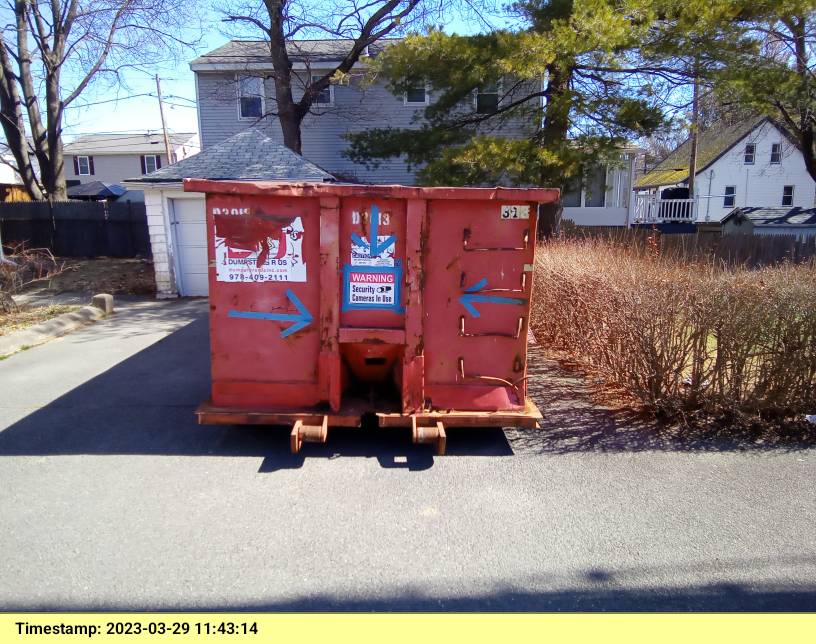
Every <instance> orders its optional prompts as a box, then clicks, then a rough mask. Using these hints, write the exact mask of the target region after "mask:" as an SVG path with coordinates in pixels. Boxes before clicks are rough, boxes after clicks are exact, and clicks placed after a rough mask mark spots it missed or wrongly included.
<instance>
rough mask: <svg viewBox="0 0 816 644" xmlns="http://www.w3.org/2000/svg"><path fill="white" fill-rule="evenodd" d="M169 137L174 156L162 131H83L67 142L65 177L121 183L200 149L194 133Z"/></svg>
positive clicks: (80, 180) (65, 149)
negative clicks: (118, 132) (97, 132)
mask: <svg viewBox="0 0 816 644" xmlns="http://www.w3.org/2000/svg"><path fill="white" fill-rule="evenodd" d="M168 137H169V139H170V154H171V158H170V159H168V158H167V152H166V150H165V146H164V137H163V136H162V135H161V134H155V133H149V132H145V133H144V134H107V133H100V134H80V135H78V136H76V137H75V138H74V139H73V140H72V141H71V142H69V143H66V144H65V147H64V154H65V178H66V179H68V180H75V181H79V182H80V183H91V182H94V181H101V182H102V183H121V182H122V180H123V179H126V178H127V177H133V176H136V175H139V174H147V173H149V172H153V171H154V170H157V169H159V168H163V167H165V166H168V165H170V164H171V163H175V162H176V161H180V160H181V159H186V158H187V157H189V156H191V155H193V154H195V153H196V152H198V151H199V149H200V146H199V142H198V135H197V134H196V133H194V132H192V133H189V132H187V133H171V134H169V135H168Z"/></svg>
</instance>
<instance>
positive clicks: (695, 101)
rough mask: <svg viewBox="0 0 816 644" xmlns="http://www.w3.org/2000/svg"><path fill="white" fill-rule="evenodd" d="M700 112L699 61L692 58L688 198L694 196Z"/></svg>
mask: <svg viewBox="0 0 816 644" xmlns="http://www.w3.org/2000/svg"><path fill="white" fill-rule="evenodd" d="M699 112H700V63H699V61H698V60H697V59H696V58H695V60H694V95H693V97H692V100H691V135H690V136H689V142H690V143H691V152H690V154H689V180H688V188H689V198H694V179H695V177H696V175H697V130H698V129H699V120H700V118H699Z"/></svg>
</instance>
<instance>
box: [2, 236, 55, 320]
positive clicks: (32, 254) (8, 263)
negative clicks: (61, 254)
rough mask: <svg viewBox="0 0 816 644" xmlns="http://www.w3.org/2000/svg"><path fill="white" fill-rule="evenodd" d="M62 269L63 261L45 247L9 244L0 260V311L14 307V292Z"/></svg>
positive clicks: (49, 276) (6, 311)
mask: <svg viewBox="0 0 816 644" xmlns="http://www.w3.org/2000/svg"><path fill="white" fill-rule="evenodd" d="M64 270H65V262H61V261H58V260H57V259H56V258H55V257H54V255H53V253H52V252H51V251H50V250H48V249H47V248H26V247H25V245H24V244H18V245H14V246H11V247H10V252H9V253H8V254H7V255H6V256H5V259H4V260H3V261H0V312H5V313H8V312H10V311H11V310H13V309H14V308H15V304H14V300H13V298H12V296H13V295H14V294H16V293H19V292H20V291H22V290H23V289H24V288H25V287H27V286H29V285H31V284H34V283H35V282H41V281H45V280H49V279H51V278H52V277H54V276H55V275H57V274H59V273H61V272H62V271H64Z"/></svg>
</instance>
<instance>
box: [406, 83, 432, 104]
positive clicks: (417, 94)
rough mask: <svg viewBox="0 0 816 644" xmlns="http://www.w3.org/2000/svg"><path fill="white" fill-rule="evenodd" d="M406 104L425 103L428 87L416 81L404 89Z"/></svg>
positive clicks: (426, 102) (426, 101)
mask: <svg viewBox="0 0 816 644" xmlns="http://www.w3.org/2000/svg"><path fill="white" fill-rule="evenodd" d="M405 104H406V105H427V104H428V87H427V86H426V85H425V83H417V84H416V85H413V86H411V87H409V88H408V89H407V90H406V91H405Z"/></svg>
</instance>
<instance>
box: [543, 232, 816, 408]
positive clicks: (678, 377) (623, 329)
mask: <svg viewBox="0 0 816 644" xmlns="http://www.w3.org/2000/svg"><path fill="white" fill-rule="evenodd" d="M531 324H532V327H533V331H534V333H535V335H536V338H537V339H538V341H539V342H542V343H544V344H547V345H550V346H553V347H556V348H559V349H563V350H566V351H568V352H570V353H571V354H572V355H573V356H574V357H575V358H576V359H577V360H578V361H579V362H581V363H583V364H585V365H587V366H588V367H589V368H591V369H592V370H593V371H595V372H596V373H598V375H600V376H602V377H603V378H604V379H605V380H606V381H607V382H608V383H609V384H612V385H616V386H619V387H621V388H623V389H624V390H625V391H627V392H628V393H629V394H630V395H632V396H634V397H635V398H636V399H638V400H639V401H640V402H641V403H642V404H643V405H645V406H646V407H647V408H649V409H651V410H653V411H654V412H657V413H663V414H667V415H670V416H676V415H682V414H685V413H688V412H696V411H704V412H708V413H715V414H722V413H731V412H748V413H758V414H761V415H763V416H764V417H780V416H791V415H794V414H800V413H802V412H808V413H814V411H816V266H814V264H813V263H810V264H804V265H793V264H788V263H784V264H780V265H778V266H772V267H765V268H761V269H755V270H748V269H746V268H740V267H737V268H734V267H731V268H727V267H725V266H724V265H722V264H718V263H716V262H712V261H709V262H705V261H695V262H682V261H678V260H675V259H671V258H667V257H662V256H660V254H659V249H655V248H654V246H652V245H649V244H645V245H643V244H641V245H635V246H629V245H625V244H623V243H613V242H611V241H608V240H600V239H594V240H593V239H583V240H556V241H553V242H549V243H546V244H542V246H540V248H539V252H538V257H537V260H536V276H535V285H534V296H533V306H532V320H531Z"/></svg>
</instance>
